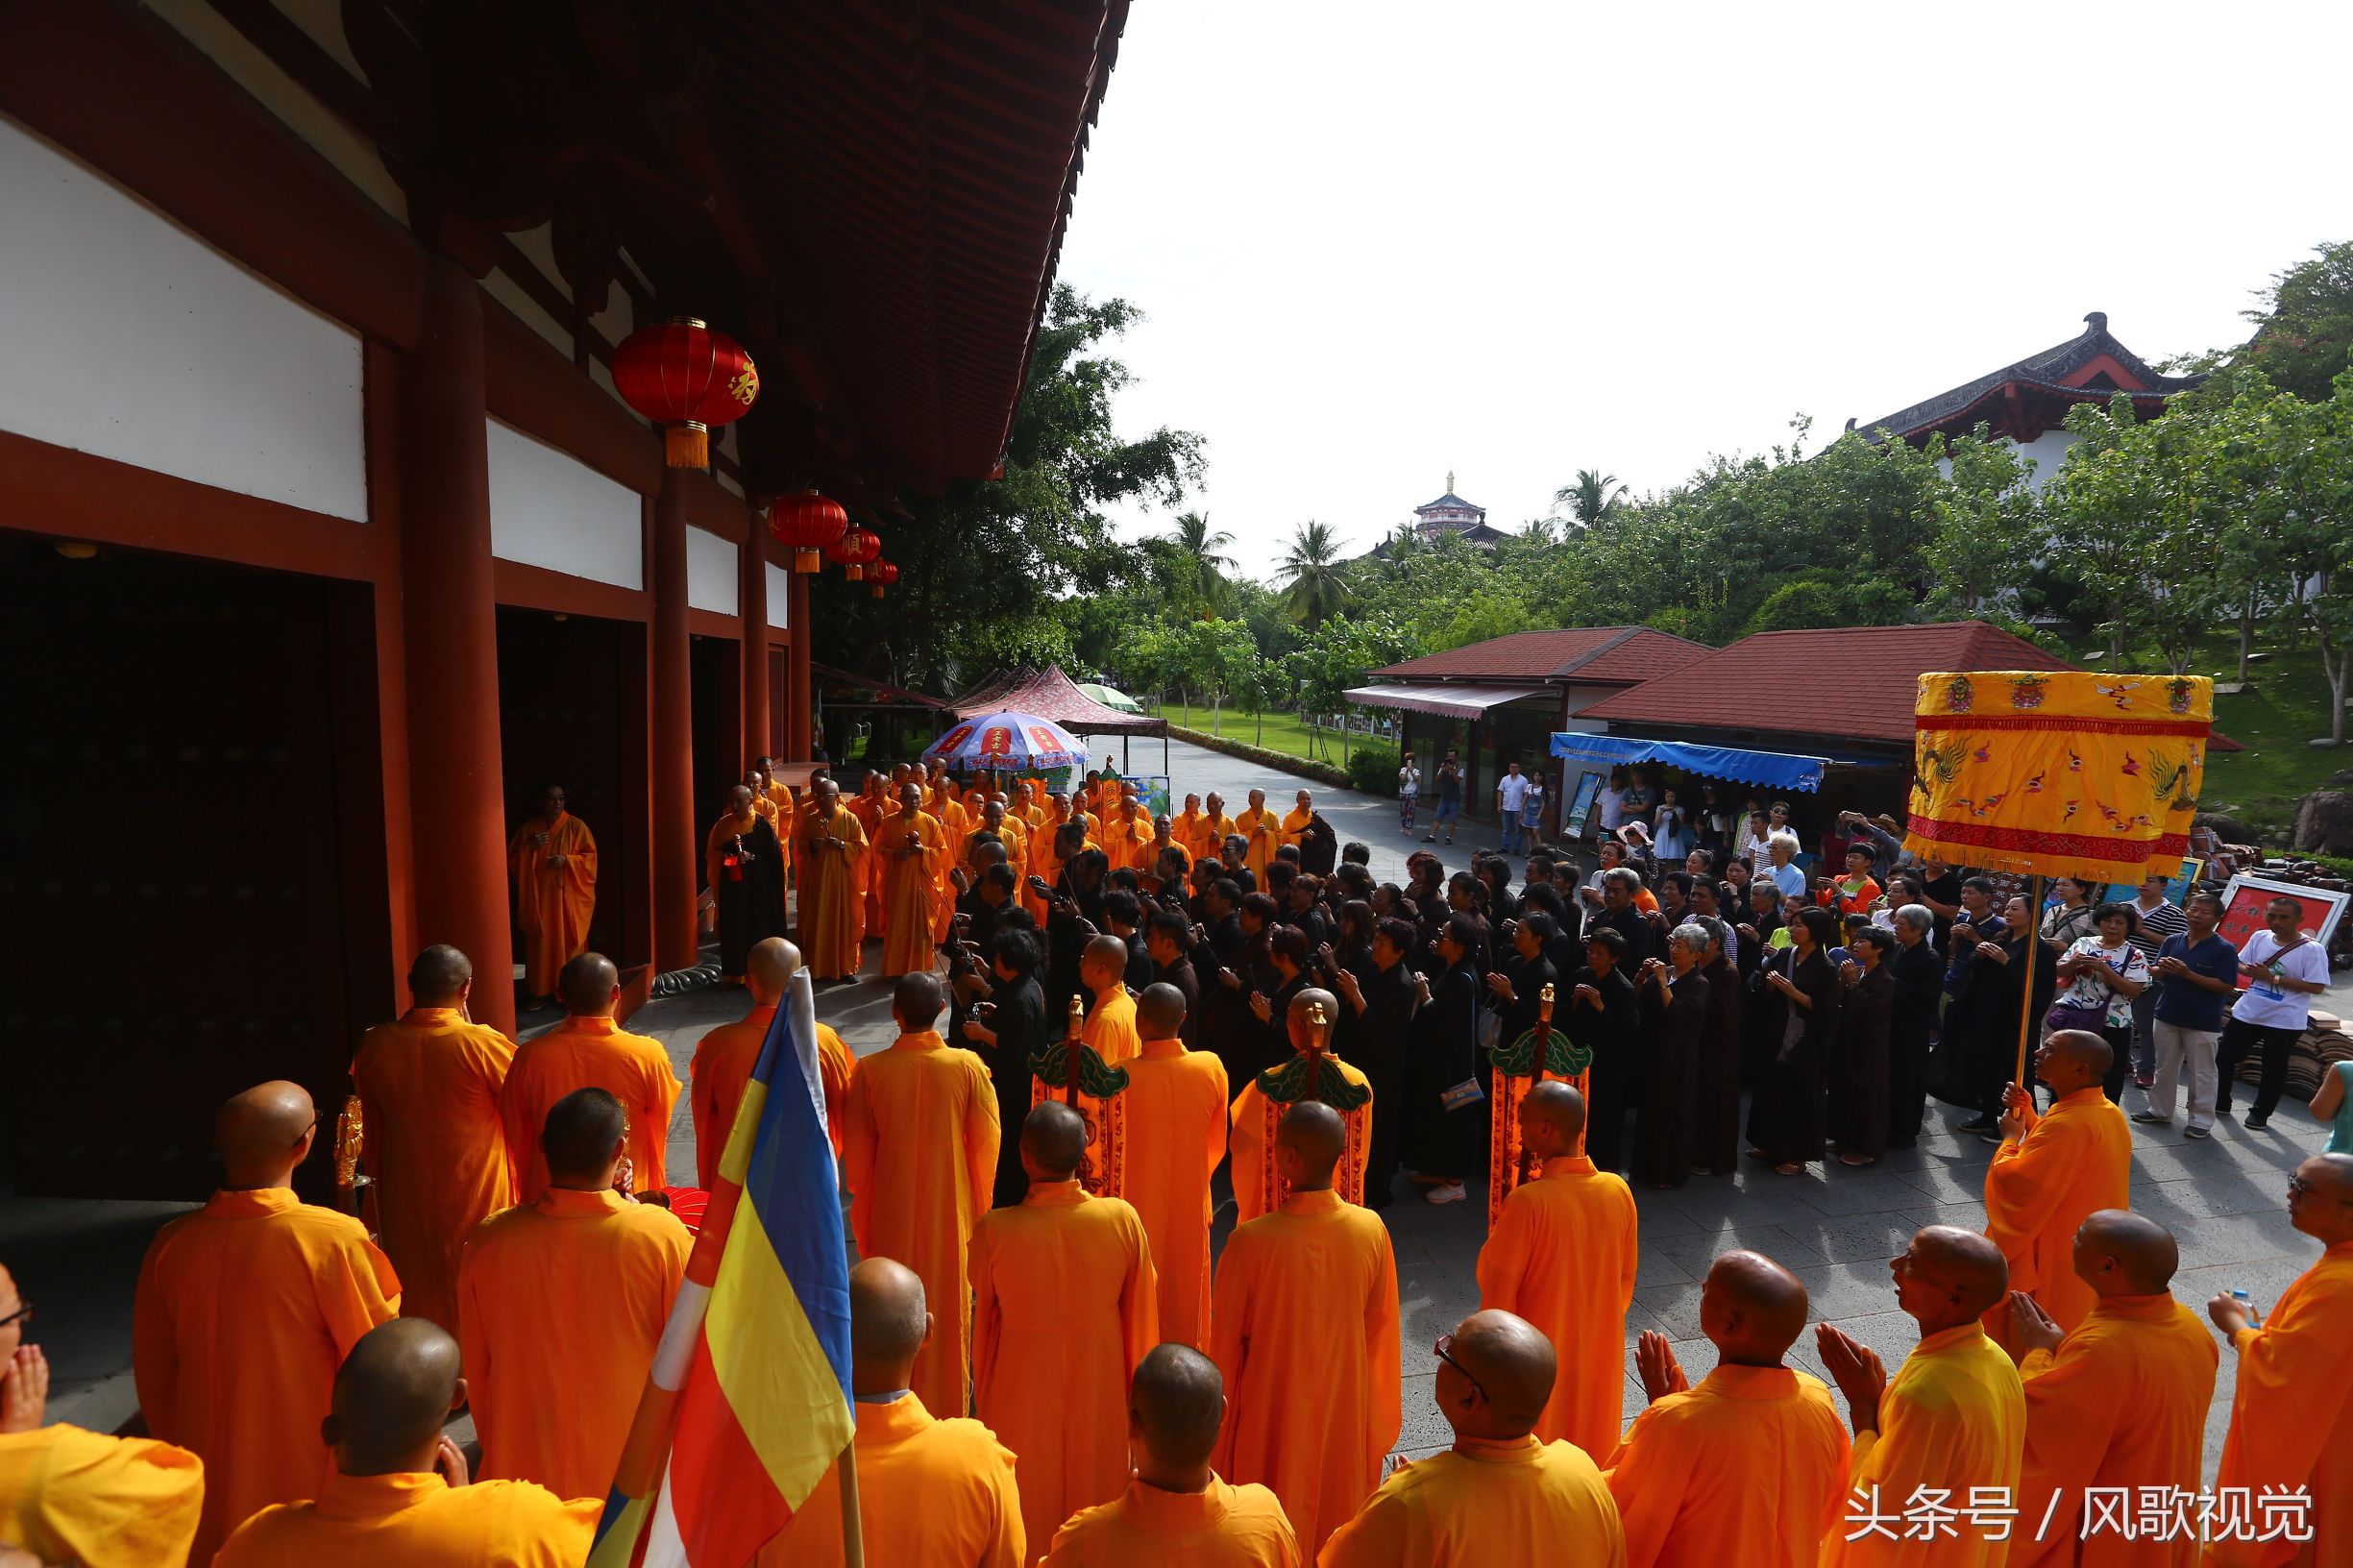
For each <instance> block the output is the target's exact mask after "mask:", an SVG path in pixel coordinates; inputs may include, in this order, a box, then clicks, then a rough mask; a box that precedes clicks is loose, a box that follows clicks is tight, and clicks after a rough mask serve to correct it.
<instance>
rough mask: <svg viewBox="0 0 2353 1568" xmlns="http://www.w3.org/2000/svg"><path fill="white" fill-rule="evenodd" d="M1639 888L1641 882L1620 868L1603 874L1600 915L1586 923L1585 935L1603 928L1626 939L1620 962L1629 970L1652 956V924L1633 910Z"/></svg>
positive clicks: (1631, 873)
mask: <svg viewBox="0 0 2353 1568" xmlns="http://www.w3.org/2000/svg"><path fill="white" fill-rule="evenodd" d="M1641 886H1642V879H1641V878H1640V877H1638V876H1636V875H1635V874H1634V873H1633V872H1632V871H1630V870H1627V869H1626V868H1625V867H1623V866H1617V867H1612V868H1611V869H1610V870H1607V871H1605V872H1603V873H1602V908H1601V912H1600V913H1599V914H1597V915H1595V916H1594V917H1593V918H1592V919H1588V920H1586V922H1585V934H1586V935H1587V936H1591V935H1592V934H1593V932H1594V931H1595V930H1596V929H1598V928H1602V927H1606V928H1608V929H1609V930H1612V931H1615V932H1616V933H1617V934H1618V935H1619V936H1621V937H1623V938H1624V939H1625V940H1626V955H1625V958H1624V959H1623V961H1622V962H1623V963H1624V964H1625V966H1626V967H1627V968H1628V969H1629V970H1633V969H1639V968H1642V963H1643V960H1645V959H1647V958H1649V957H1650V956H1651V950H1652V944H1653V939H1652V935H1651V922H1650V920H1649V919H1647V918H1646V917H1645V916H1644V915H1643V913H1642V911H1641V910H1639V909H1637V908H1635V907H1634V893H1635V890H1637V889H1639V888H1640V887H1641Z"/></svg>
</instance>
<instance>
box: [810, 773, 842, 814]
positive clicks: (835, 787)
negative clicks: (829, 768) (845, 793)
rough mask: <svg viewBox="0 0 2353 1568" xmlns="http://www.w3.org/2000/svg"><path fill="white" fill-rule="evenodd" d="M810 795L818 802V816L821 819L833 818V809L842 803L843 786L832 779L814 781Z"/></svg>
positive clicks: (811, 784) (811, 782) (811, 783)
mask: <svg viewBox="0 0 2353 1568" xmlns="http://www.w3.org/2000/svg"><path fill="white" fill-rule="evenodd" d="M809 793H810V795H811V796H813V797H814V798H815V799H816V801H817V810H818V815H819V816H821V817H830V816H832V815H833V808H834V807H836V806H838V805H840V804H841V803H842V786H840V785H839V784H836V783H835V782H834V781H833V780H832V779H830V778H819V779H812V780H811V781H810V783H809Z"/></svg>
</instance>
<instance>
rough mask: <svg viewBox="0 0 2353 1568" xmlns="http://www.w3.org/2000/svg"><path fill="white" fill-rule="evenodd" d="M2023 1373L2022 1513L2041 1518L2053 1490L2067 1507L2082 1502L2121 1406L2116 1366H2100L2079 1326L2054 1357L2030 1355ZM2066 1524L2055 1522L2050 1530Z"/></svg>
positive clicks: (2062, 1343)
mask: <svg viewBox="0 0 2353 1568" xmlns="http://www.w3.org/2000/svg"><path fill="white" fill-rule="evenodd" d="M2019 1372H2020V1374H2021V1376H2022V1377H2023V1378H2024V1380H2025V1385H2026V1451H2025V1456H2024V1459H2023V1461H2022V1464H2021V1465H2020V1468H2019V1505H2018V1507H2019V1517H2020V1518H2022V1519H2035V1520H2040V1519H2041V1518H2042V1517H2043V1510H2044V1507H2045V1506H2046V1505H2047V1503H2048V1501H2049V1499H2050V1496H2051V1493H2052V1492H2054V1491H2056V1492H2057V1493H2058V1494H2059V1501H2060V1506H2061V1507H2067V1506H2069V1505H2070V1504H2071V1503H2077V1502H2079V1501H2080V1499H2081V1498H2082V1496H2083V1488H2084V1487H2085V1486H2088V1485H2090V1484H2091V1483H2092V1482H2094V1481H2096V1479H2097V1478H2098V1475H2099V1465H2100V1460H2101V1459H2102V1458H2105V1457H2106V1455H2107V1452H2108V1442H2109V1439H2110V1437H2111V1436H2113V1435H2114V1433H2115V1431H2116V1417H2117V1414H2118V1412H2119V1409H2120V1407H2119V1404H2118V1401H2117V1397H2116V1387H2115V1381H2114V1380H2115V1368H2114V1367H2113V1365H2111V1366H2108V1367H2102V1366H2101V1365H2100V1364H2099V1361H2098V1358H2096V1357H2095V1356H2094V1355H2092V1354H2091V1353H2090V1346H2089V1345H2088V1344H2086V1343H2085V1342H2084V1341H2083V1339H2082V1331H2081V1330H2078V1331H2077V1332H2076V1333H2075V1334H2073V1335H2069V1336H2068V1338H2067V1339H2066V1340H2063V1341H2061V1342H2060V1345H2059V1349H2058V1352H2057V1354H2056V1355H2053V1354H2052V1353H2050V1352H2048V1351H2042V1350H2038V1351H2034V1352H2031V1353H2030V1354H2028V1356H2027V1357H2026V1360H2024V1361H2023V1362H2022V1363H2021V1365H2020V1367H2019ZM2065 1523H2066V1521H2065V1520H2064V1519H2061V1520H2056V1521H2054V1522H2053V1525H2052V1528H2053V1529H2054V1530H2055V1529H2059V1528H2061V1527H2062V1526H2063V1525H2064V1524H2065Z"/></svg>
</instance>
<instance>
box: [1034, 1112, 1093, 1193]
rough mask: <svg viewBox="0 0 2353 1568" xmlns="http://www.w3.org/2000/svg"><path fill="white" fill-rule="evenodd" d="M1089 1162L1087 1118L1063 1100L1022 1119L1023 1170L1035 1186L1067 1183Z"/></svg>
mask: <svg viewBox="0 0 2353 1568" xmlns="http://www.w3.org/2000/svg"><path fill="white" fill-rule="evenodd" d="M1086 1158H1087V1118H1086V1117H1085V1116H1082V1115H1079V1114H1078V1113H1077V1112H1076V1111H1073V1110H1071V1109H1070V1108H1069V1107H1068V1106H1066V1105H1065V1104H1063V1103H1062V1101H1060V1100H1047V1101H1045V1102H1044V1103H1042V1104H1040V1105H1034V1106H1032V1107H1030V1113H1029V1115H1026V1116H1023V1117H1022V1118H1021V1169H1022V1170H1023V1172H1025V1173H1026V1174H1027V1175H1028V1177H1029V1179H1030V1180H1031V1181H1033V1182H1066V1181H1068V1180H1069V1179H1070V1178H1071V1177H1073V1176H1076V1175H1077V1174H1078V1167H1079V1165H1080V1164H1082V1163H1084V1162H1085V1160H1086Z"/></svg>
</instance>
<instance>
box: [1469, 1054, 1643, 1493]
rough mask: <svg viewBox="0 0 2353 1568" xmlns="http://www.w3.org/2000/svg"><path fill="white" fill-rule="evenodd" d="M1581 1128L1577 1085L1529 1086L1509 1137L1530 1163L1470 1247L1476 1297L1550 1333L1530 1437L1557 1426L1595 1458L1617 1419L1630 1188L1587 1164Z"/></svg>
mask: <svg viewBox="0 0 2353 1568" xmlns="http://www.w3.org/2000/svg"><path fill="white" fill-rule="evenodd" d="M1584 1139H1585V1098H1584V1096H1583V1095H1581V1094H1580V1093H1579V1092H1578V1091H1577V1090H1575V1089H1574V1088H1572V1087H1571V1086H1569V1085H1567V1084H1562V1083H1539V1084H1537V1085H1535V1086H1534V1087H1533V1088H1532V1089H1530V1090H1529V1091H1528V1097H1527V1098H1526V1099H1524V1100H1522V1101H1521V1102H1520V1140H1521V1146H1522V1147H1523V1148H1525V1149H1527V1150H1528V1151H1529V1153H1530V1155H1531V1156H1532V1159H1533V1161H1534V1169H1535V1171H1536V1175H1535V1179H1534V1180H1532V1181H1526V1182H1522V1183H1521V1184H1520V1185H1519V1186H1518V1187H1516V1188H1512V1191H1511V1195H1510V1196H1509V1197H1507V1198H1506V1199H1505V1200H1504V1210H1503V1213H1502V1214H1501V1215H1499V1216H1498V1217H1497V1219H1496V1222H1495V1232H1494V1234H1493V1235H1492V1236H1490V1237H1487V1244H1486V1245H1485V1246H1484V1247H1483V1248H1481V1249H1480V1253H1479V1305H1480V1306H1481V1307H1483V1308H1485V1309H1487V1310H1489V1311H1505V1312H1511V1313H1515V1314H1516V1315H1518V1316H1520V1317H1524V1318H1526V1319H1527V1320H1528V1321H1529V1322H1531V1323H1533V1324H1534V1325H1535V1326H1536V1328H1537V1330H1538V1331H1539V1332H1541V1333H1542V1334H1543V1335H1544V1336H1545V1337H1546V1338H1547V1339H1550V1340H1551V1341H1552V1342H1553V1349H1554V1351H1555V1353H1556V1356H1557V1358H1558V1360H1559V1365H1558V1368H1557V1370H1556V1375H1555V1377H1554V1379H1553V1397H1552V1401H1551V1403H1550V1404H1548V1405H1546V1406H1545V1408H1544V1416H1543V1419H1541V1420H1539V1421H1538V1422H1537V1423H1536V1437H1537V1439H1538V1440H1539V1441H1542V1442H1547V1443H1549V1442H1553V1441H1555V1440H1556V1439H1558V1438H1563V1437H1565V1438H1567V1439H1568V1440H1569V1441H1570V1442H1572V1443H1575V1444H1576V1445H1577V1446H1578V1447H1579V1448H1581V1449H1583V1450H1584V1451H1585V1452H1586V1453H1587V1454H1588V1455H1591V1456H1592V1457H1593V1458H1594V1460H1595V1462H1596V1463H1599V1462H1601V1461H1604V1460H1606V1459H1607V1458H1609V1456H1610V1455H1611V1454H1612V1453H1614V1452H1615V1451H1616V1450H1617V1446H1618V1433H1619V1431H1620V1430H1621V1429H1622V1428H1623V1427H1624V1425H1625V1422H1624V1419H1623V1417H1622V1414H1621V1412H1622V1411H1623V1410H1624V1409H1625V1407H1626V1311H1627V1309H1628V1308H1629V1307H1630V1306H1632V1305H1633V1301H1634V1262H1635V1252H1636V1246H1635V1240H1634V1194H1633V1192H1632V1191H1631V1190H1630V1188H1628V1187H1627V1185H1626V1181H1625V1178H1623V1177H1621V1176H1620V1175H1618V1174H1617V1172H1615V1171H1609V1170H1596V1169H1594V1168H1593V1162H1592V1161H1591V1160H1589V1159H1587V1158H1586V1157H1585V1155H1584V1154H1583V1153H1582V1152H1581V1151H1582V1150H1583V1148H1584V1146H1585V1143H1584Z"/></svg>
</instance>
